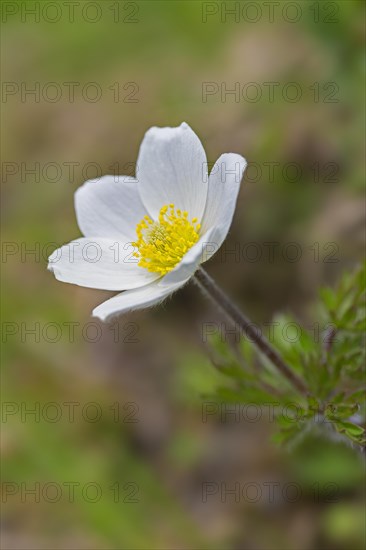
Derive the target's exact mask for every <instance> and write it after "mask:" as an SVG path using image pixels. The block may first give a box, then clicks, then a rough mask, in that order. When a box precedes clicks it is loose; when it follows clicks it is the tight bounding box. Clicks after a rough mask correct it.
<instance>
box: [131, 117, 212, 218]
mask: <svg viewBox="0 0 366 550" xmlns="http://www.w3.org/2000/svg"><path fill="white" fill-rule="evenodd" d="M137 168H138V169H137V174H136V176H137V179H138V186H139V192H140V196H141V199H142V201H143V203H144V205H145V206H146V209H147V210H148V211H149V213H150V215H151V216H152V217H153V219H157V216H158V214H159V211H160V209H161V207H162V206H164V205H166V204H170V203H173V204H174V205H175V207H176V208H177V209H181V210H183V211H184V210H187V212H188V213H189V217H190V218H195V217H197V218H198V219H202V215H203V212H204V209H205V204H206V198H207V186H208V175H207V159H206V154H205V151H204V149H203V147H202V143H201V142H200V140H199V139H198V137H197V136H196V134H195V133H194V132H193V130H192V129H191V128H190V127H189V126H188V125H187V124H185V123H183V124H181V125H180V126H179V127H178V128H156V127H153V128H150V130H148V131H147V132H146V134H145V137H144V139H143V141H142V143H141V147H140V152H139V157H138V162H137Z"/></svg>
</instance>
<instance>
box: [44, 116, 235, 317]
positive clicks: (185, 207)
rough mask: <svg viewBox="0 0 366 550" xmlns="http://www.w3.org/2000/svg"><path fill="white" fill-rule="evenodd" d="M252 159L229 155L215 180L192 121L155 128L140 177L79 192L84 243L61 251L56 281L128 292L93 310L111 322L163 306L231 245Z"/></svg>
mask: <svg viewBox="0 0 366 550" xmlns="http://www.w3.org/2000/svg"><path fill="white" fill-rule="evenodd" d="M245 167H246V161H245V160H244V158H243V157H241V156H240V155H237V154H234V153H227V154H224V155H222V156H221V157H220V158H219V159H218V160H217V162H216V163H215V165H214V167H213V168H212V171H211V173H210V175H209V176H208V168H207V160H206V155H205V151H204V149H203V147H202V144H201V142H200V140H199V139H198V137H197V136H196V134H195V133H194V132H193V130H192V129H191V128H190V127H189V126H188V125H187V124H185V123H183V124H181V125H180V126H179V127H178V128H156V127H153V128H150V130H149V131H148V132H147V133H146V135H145V137H144V139H143V141H142V144H141V147H140V152H139V157H138V162H137V168H138V169H137V174H136V176H137V177H136V179H134V178H131V177H126V176H118V177H117V176H104V177H103V178H100V179H99V180H89V181H87V182H86V183H84V185H82V186H81V187H80V188H79V189H78V190H77V191H76V193H75V209H76V216H77V220H78V224H79V227H80V229H81V232H82V233H83V234H84V235H85V237H84V238H81V239H77V240H76V241H72V242H71V243H69V244H68V245H65V246H63V247H61V248H59V249H58V250H56V251H55V252H54V253H53V254H52V255H51V257H50V258H49V265H48V269H50V270H51V271H52V272H53V273H54V275H55V277H56V279H58V280H59V281H64V282H66V283H73V284H77V285H81V286H85V287H89V288H100V289H105V290H124V291H125V292H122V293H121V294H117V295H116V296H114V297H113V298H111V299H110V300H107V301H106V302H104V303H102V304H101V305H100V306H98V307H97V308H95V309H94V311H93V315H94V316H95V317H99V318H100V319H101V320H103V321H106V320H108V319H110V318H111V317H112V316H114V315H118V314H121V313H124V312H126V311H128V310H131V309H141V308H144V307H149V306H153V305H155V304H158V303H160V302H161V301H162V300H164V298H166V297H167V296H169V295H170V294H171V293H172V292H174V291H175V290H177V289H178V288H180V287H181V286H183V285H184V284H185V283H186V282H187V281H188V280H189V279H190V278H191V277H192V275H193V274H194V273H195V271H196V270H197V268H198V267H199V265H200V263H202V262H203V261H206V260H208V259H209V258H210V257H211V256H212V254H214V253H215V252H216V251H217V249H218V248H219V247H220V246H221V244H222V242H223V241H224V239H225V237H226V235H227V233H228V230H229V227H230V225H231V221H232V217H233V214H234V209H235V204H236V199H237V195H238V192H239V187H240V181H241V178H242V175H243V172H244V169H245Z"/></svg>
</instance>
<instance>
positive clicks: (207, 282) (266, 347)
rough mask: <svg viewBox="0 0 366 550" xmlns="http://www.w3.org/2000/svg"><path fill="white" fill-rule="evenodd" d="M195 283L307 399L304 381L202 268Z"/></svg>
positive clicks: (197, 273) (196, 274)
mask: <svg viewBox="0 0 366 550" xmlns="http://www.w3.org/2000/svg"><path fill="white" fill-rule="evenodd" d="M194 281H195V282H196V283H197V285H198V286H199V287H200V288H201V290H202V291H203V292H204V294H207V295H208V296H209V297H210V298H211V300H212V301H213V302H214V303H215V304H216V305H217V306H219V308H220V309H221V311H222V312H223V313H224V314H225V315H226V317H227V318H228V319H229V321H230V322H231V323H233V324H234V325H235V326H239V327H240V328H241V329H242V330H243V331H244V332H245V333H246V334H247V336H248V337H250V338H251V341H252V342H253V343H255V344H256V346H257V347H258V349H259V350H260V351H261V352H262V353H263V354H264V355H265V356H266V357H267V358H268V359H269V360H270V361H271V363H272V364H273V365H274V366H275V367H276V368H277V369H278V371H279V372H280V373H281V374H282V375H283V376H284V377H285V378H286V379H287V380H288V381H289V382H290V383H291V384H292V386H293V387H294V388H295V389H296V390H297V391H298V392H299V393H301V394H302V395H304V396H305V397H306V396H307V395H308V393H309V392H308V389H307V387H306V385H305V383H304V382H303V380H302V379H301V378H299V377H298V376H297V374H296V373H295V372H293V371H292V369H291V368H290V367H289V366H288V365H287V364H286V363H285V361H284V360H283V359H282V357H281V356H280V354H279V353H278V352H277V350H276V349H275V348H273V347H272V346H271V344H270V343H269V342H268V340H267V339H266V338H265V337H264V336H262V335H261V334H259V333H258V332H257V331H256V329H255V328H254V327H253V323H251V322H250V320H249V319H248V318H247V317H246V316H245V315H244V313H243V312H242V311H240V309H239V308H238V307H237V306H236V305H235V304H234V303H233V302H232V301H231V300H230V298H229V297H228V296H227V295H226V294H225V293H224V292H223V290H221V288H220V287H219V286H218V285H217V284H216V283H215V281H214V280H213V279H212V277H210V275H208V273H206V271H205V270H204V269H202V267H200V268H199V269H198V270H197V271H196V273H195V275H194Z"/></svg>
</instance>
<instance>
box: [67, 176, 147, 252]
mask: <svg viewBox="0 0 366 550" xmlns="http://www.w3.org/2000/svg"><path fill="white" fill-rule="evenodd" d="M75 210H76V217H77V220H78V224H79V227H80V229H81V232H82V233H83V235H85V236H86V237H107V238H116V239H121V240H123V241H125V242H128V241H133V240H135V239H136V225H137V223H138V222H139V221H141V220H142V218H143V217H144V216H145V215H146V213H147V212H146V209H145V208H144V206H143V204H142V202H141V199H140V196H139V193H138V186H137V182H136V180H135V179H134V178H131V177H129V176H104V177H103V178H100V179H95V180H89V181H86V182H85V183H84V185H82V186H81V187H79V189H78V190H77V191H76V193H75Z"/></svg>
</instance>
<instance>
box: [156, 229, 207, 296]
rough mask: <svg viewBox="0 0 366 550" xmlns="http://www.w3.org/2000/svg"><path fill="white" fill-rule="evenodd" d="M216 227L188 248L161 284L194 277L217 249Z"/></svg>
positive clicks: (169, 283) (174, 282) (164, 284)
mask: <svg viewBox="0 0 366 550" xmlns="http://www.w3.org/2000/svg"><path fill="white" fill-rule="evenodd" d="M214 234H215V228H212V229H210V230H209V231H207V232H206V233H205V234H204V235H203V236H202V237H201V238H200V239H199V241H198V242H197V243H196V244H195V245H194V246H192V248H191V249H190V250H188V252H187V254H186V255H185V256H184V257H183V258H182V260H181V261H180V262H179V264H178V265H177V266H176V267H175V268H174V269H172V271H170V272H169V273H167V274H166V275H165V276H164V277H163V278H162V279H161V280H160V281H159V283H158V284H159V286H161V287H164V286H166V285H168V286H169V285H172V284H177V283H179V282H180V281H185V280H187V279H189V278H190V277H192V275H193V274H194V272H195V271H196V269H197V268H198V266H199V265H200V264H201V263H202V262H205V261H206V260H207V259H208V258H209V257H211V256H212V254H213V253H214V252H216V250H217V248H218V247H217V245H216V244H215V243H214V242H213V239H214Z"/></svg>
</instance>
